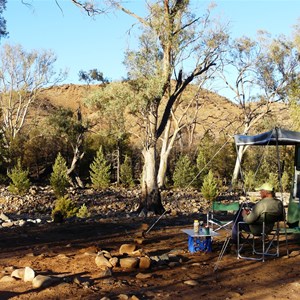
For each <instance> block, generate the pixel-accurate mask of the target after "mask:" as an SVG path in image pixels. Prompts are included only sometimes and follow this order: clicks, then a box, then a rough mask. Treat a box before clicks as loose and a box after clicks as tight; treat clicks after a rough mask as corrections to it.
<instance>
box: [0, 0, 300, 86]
mask: <svg viewBox="0 0 300 300" xmlns="http://www.w3.org/2000/svg"><path fill="white" fill-rule="evenodd" d="M24 1H25V2H27V3H30V4H31V7H29V6H26V5H24V4H22V1H21V0H8V3H7V9H6V11H5V12H4V17H5V19H6V20H7V30H8V31H9V38H5V39H4V38H3V39H1V45H2V44H4V43H9V44H20V45H22V46H23V47H24V48H25V49H26V50H28V51H30V50H33V49H47V50H50V49H51V50H52V51H53V52H54V53H55V54H56V56H57V62H56V64H55V65H56V68H57V69H65V68H67V69H68V70H69V75H68V77H67V79H66V80H65V81H64V83H74V84H77V83H80V82H79V80H78V79H79V77H78V73H79V71H80V70H83V71H88V70H91V69H94V68H96V69H98V70H99V71H101V72H103V74H104V76H105V77H106V78H108V79H109V80H111V81H116V80H121V79H122V78H125V77H126V69H125V67H124V65H123V60H124V51H125V50H126V49H128V48H133V47H135V46H136V36H135V35H134V34H133V32H132V31H129V30H130V29H131V28H132V25H133V24H136V21H135V19H133V18H132V17H129V16H127V15H126V14H124V13H118V14H116V13H114V14H108V15H102V16H97V17H95V18H94V19H93V18H91V17H89V16H87V15H86V14H84V13H83V12H82V11H81V10H80V9H79V8H78V7H76V6H75V5H74V4H72V3H71V1H70V0H56V1H57V3H58V4H59V6H60V8H59V7H58V5H57V4H56V2H55V0H23V2H24ZM192 1H194V2H196V3H197V5H198V6H200V7H203V8H206V7H207V5H208V4H209V3H210V1H207V0H192ZM126 2H127V3H128V4H129V5H130V8H131V9H132V10H135V11H137V12H138V13H139V14H141V15H143V14H145V10H144V0H127V1H126ZM215 3H216V5H217V7H216V8H215V9H214V11H215V12H214V13H215V14H216V15H217V16H218V17H219V18H220V20H222V21H226V22H227V21H228V22H230V32H231V34H232V36H233V37H238V36H242V35H247V36H250V37H254V36H255V34H256V32H257V30H260V29H263V30H266V31H268V32H270V33H271V34H272V36H274V37H275V36H277V35H280V34H285V35H290V34H291V33H292V30H293V28H292V27H293V25H295V24H296V23H297V22H298V21H299V19H300V1H299V0H256V1H255V0H215ZM134 28H136V27H134ZM129 32H130V34H129Z"/></svg>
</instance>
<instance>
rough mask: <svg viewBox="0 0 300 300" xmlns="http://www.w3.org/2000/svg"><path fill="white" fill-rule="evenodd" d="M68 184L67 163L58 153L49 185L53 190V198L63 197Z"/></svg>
mask: <svg viewBox="0 0 300 300" xmlns="http://www.w3.org/2000/svg"><path fill="white" fill-rule="evenodd" d="M69 184H70V178H69V176H68V168H67V163H66V161H65V159H64V158H63V157H62V155H61V154H60V153H58V155H57V157H56V160H55V163H54V165H53V172H52V173H51V177H50V185H51V187H52V188H53V190H54V194H55V196H56V197H57V198H59V197H62V196H64V195H65V194H66V190H67V187H68V186H69Z"/></svg>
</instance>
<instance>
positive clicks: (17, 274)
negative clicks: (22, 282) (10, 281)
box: [10, 268, 25, 279]
mask: <svg viewBox="0 0 300 300" xmlns="http://www.w3.org/2000/svg"><path fill="white" fill-rule="evenodd" d="M24 272H25V269H24V268H22V269H16V270H14V271H13V272H12V273H11V275H10V276H11V277H14V278H17V279H23V278H24Z"/></svg>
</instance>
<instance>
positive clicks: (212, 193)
mask: <svg viewBox="0 0 300 300" xmlns="http://www.w3.org/2000/svg"><path fill="white" fill-rule="evenodd" d="M201 193H202V195H203V197H204V198H205V199H206V200H208V201H213V200H215V199H216V198H217V197H218V194H219V191H218V184H217V181H216V179H215V178H214V174H213V172H212V170H210V171H209V172H208V174H207V175H206V176H205V177H204V180H203V184H202V188H201Z"/></svg>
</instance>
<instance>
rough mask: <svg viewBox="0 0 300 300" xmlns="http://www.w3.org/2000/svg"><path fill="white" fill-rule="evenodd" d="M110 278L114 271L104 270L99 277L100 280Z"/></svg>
mask: <svg viewBox="0 0 300 300" xmlns="http://www.w3.org/2000/svg"><path fill="white" fill-rule="evenodd" d="M110 276H112V271H111V269H109V268H106V269H103V270H102V271H101V272H100V273H99V275H98V277H99V278H105V277H110Z"/></svg>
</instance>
